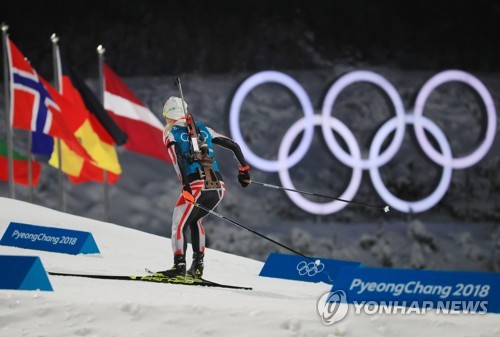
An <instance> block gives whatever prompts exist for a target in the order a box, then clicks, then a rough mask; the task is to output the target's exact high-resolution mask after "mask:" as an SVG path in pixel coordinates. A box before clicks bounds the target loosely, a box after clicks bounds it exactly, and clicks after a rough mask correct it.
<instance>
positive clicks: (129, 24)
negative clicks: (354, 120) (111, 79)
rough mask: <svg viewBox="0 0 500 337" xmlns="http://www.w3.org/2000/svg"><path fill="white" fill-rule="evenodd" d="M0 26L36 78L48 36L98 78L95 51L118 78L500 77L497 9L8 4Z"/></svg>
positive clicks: (472, 4) (45, 71)
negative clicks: (346, 66)
mask: <svg viewBox="0 0 500 337" xmlns="http://www.w3.org/2000/svg"><path fill="white" fill-rule="evenodd" d="M1 8H2V10H1V12H0V20H2V21H4V22H6V23H7V24H9V26H10V30H9V32H10V36H11V38H12V40H13V41H14V43H16V44H17V45H18V47H19V48H20V49H21V51H22V52H23V53H24V54H25V55H26V56H27V57H28V58H29V59H30V60H31V62H32V64H33V65H34V66H35V68H36V69H38V71H39V72H40V73H41V74H42V75H44V76H47V77H49V76H50V74H51V71H52V70H51V69H52V64H51V45H50V40H49V37H50V35H51V34H52V33H57V34H58V35H59V36H60V38H61V48H62V49H63V50H66V52H67V53H68V54H69V57H70V59H71V60H72V63H73V64H74V67H75V68H76V69H79V71H80V72H81V73H83V74H84V76H88V77H95V76H97V74H96V62H97V56H96V53H95V49H96V47H97V45H99V44H103V45H104V46H105V47H106V49H107V54H106V57H107V60H108V62H109V63H110V64H111V65H112V66H113V67H115V68H116V69H119V71H120V74H122V75H123V76H136V75H170V74H175V73H181V72H184V73H189V72H197V73H227V72H237V71H255V70H262V69H270V68H274V69H278V70H286V69H319V68H322V67H329V66H331V65H332V64H335V63H336V62H344V63H346V62H347V63H350V64H353V65H357V64H359V65H361V64H363V65H367V64H368V65H383V64H388V65H391V66H392V67H399V68H404V69H427V70H438V69H441V68H444V67H445V68H461V69H464V70H468V71H495V72H496V71H499V70H500V38H499V37H500V34H499V33H500V28H499V27H500V24H499V22H500V20H499V19H500V2H499V1H493V0H476V1H469V0H466V1H453V2H451V1H383V0H381V1H373V0H358V1H347V0H343V1H333V0H331V1H298V0H289V1H281V0H279V1H269V0H267V1H261V0H258V1H248V2H243V1H221V0H213V1H191V0H184V1H165V0H164V1H156V0H154V1H153V0H152V1H118V0H105V1H103V0H97V1H96V0H86V1H81V0H76V1H22V0H21V1H9V2H3V3H2V5H1Z"/></svg>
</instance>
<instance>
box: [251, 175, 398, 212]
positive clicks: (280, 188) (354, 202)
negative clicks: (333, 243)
mask: <svg viewBox="0 0 500 337" xmlns="http://www.w3.org/2000/svg"><path fill="white" fill-rule="evenodd" d="M251 183H252V184H256V185H261V186H264V187H269V188H274V189H278V190H285V191H290V192H297V193H302V194H307V195H314V196H316V197H322V198H328V199H333V200H338V201H342V202H346V203H349V204H355V205H360V206H367V207H373V208H377V209H380V210H382V211H384V212H385V213H387V212H389V211H390V209H389V206H377V205H372V204H367V203H364V202H356V201H352V200H345V199H341V198H336V197H331V196H328V195H323V194H318V193H312V192H306V191H300V190H294V189H292V188H286V187H282V186H276V185H271V184H265V183H261V182H258V181H255V180H252V181H251Z"/></svg>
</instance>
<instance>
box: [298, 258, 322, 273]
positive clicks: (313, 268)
mask: <svg viewBox="0 0 500 337" xmlns="http://www.w3.org/2000/svg"><path fill="white" fill-rule="evenodd" d="M318 262H319V261H318ZM323 269H325V265H324V264H323V263H320V264H316V263H314V262H309V263H307V262H305V261H301V262H299V264H297V272H298V273H299V275H300V276H304V275H307V276H310V277H313V276H314V275H316V274H319V273H321V272H322V271H323Z"/></svg>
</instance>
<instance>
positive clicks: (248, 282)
mask: <svg viewBox="0 0 500 337" xmlns="http://www.w3.org/2000/svg"><path fill="white" fill-rule="evenodd" d="M10 221H17V222H24V223H30V224H38V225H45V226H53V227H64V228H69V229H76V230H83V231H90V232H92V233H93V235H94V238H95V240H96V242H97V244H98V246H99V249H100V251H101V254H100V255H94V256H83V255H79V256H72V255H65V254H55V253H49V252H38V251H32V250H25V249H19V248H13V247H3V246H0V255H38V256H40V257H41V259H42V263H43V265H44V266H45V268H46V269H47V270H50V271H58V272H81V273H84V272H89V273H102V274H106V273H108V274H142V273H143V272H144V267H148V268H150V269H153V270H155V269H160V268H165V267H167V266H170V264H171V248H170V241H169V239H166V238H163V237H160V236H155V235H152V234H147V233H144V232H140V231H137V230H133V229H129V228H124V227H121V226H118V225H114V224H110V223H104V222H99V221H96V220H91V219H87V218H83V217H78V216H74V215H69V214H64V213H61V212H58V211H54V210H51V209H48V208H43V207H40V206H35V205H31V204H28V203H24V202H21V201H15V200H11V199H6V198H0V235H3V233H4V231H5V229H6V228H7V226H8V224H9V222H10ZM206 266H207V271H206V278H207V279H210V280H213V281H219V282H222V283H228V284H234V285H244V286H251V287H253V288H254V290H253V291H245V290H229V289H216V288H201V287H187V286H182V285H168V284H151V283H138V282H130V281H108V280H93V279H83V278H69V277H55V276H51V277H50V281H51V283H52V286H53V288H54V292H39V291H34V292H33V291H12V290H0V336H9V337H10V336H51V337H52V336H153V335H158V334H160V335H162V336H231V337H232V336H419V337H421V336H436V335H439V336H441V337H445V336H454V337H455V336H500V325H499V324H498V323H499V321H500V319H499V318H500V316H499V315H490V314H488V315H482V316H480V315H478V316H461V315H449V316H444V315H435V314H433V313H427V314H426V315H424V316H415V315H413V316H363V315H354V314H352V313H351V314H350V315H348V317H347V318H346V319H345V320H343V321H341V322H339V323H336V324H335V325H333V326H324V325H323V324H322V323H321V320H320V318H319V316H318V314H317V312H316V303H317V300H318V299H319V298H320V296H321V295H322V294H324V293H325V292H327V291H328V290H329V289H330V286H329V285H326V284H310V283H303V282H295V281H286V280H278V279H270V278H261V277H259V276H258V273H259V271H260V269H261V268H262V262H258V261H255V260H251V259H248V258H243V257H239V256H236V255H231V254H227V253H222V252H219V251H215V250H211V249H209V250H208V251H207V257H206ZM351 310H352V308H351Z"/></svg>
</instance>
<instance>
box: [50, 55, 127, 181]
mask: <svg viewBox="0 0 500 337" xmlns="http://www.w3.org/2000/svg"><path fill="white" fill-rule="evenodd" d="M61 68H62V69H61V71H60V75H61V76H60V83H61V93H62V95H63V97H65V98H66V99H67V100H68V101H69V102H71V103H72V105H73V109H72V111H71V113H72V114H79V115H80V116H81V119H82V120H83V122H82V123H81V126H80V127H79V128H78V130H77V131H76V133H75V135H76V136H77V137H78V138H79V139H80V141H81V142H82V145H83V146H84V147H85V149H86V150H87V152H88V153H89V154H90V155H91V156H92V158H93V159H94V163H90V162H88V161H82V160H80V158H78V157H77V156H76V155H75V154H74V153H71V152H67V148H65V147H64V145H62V154H63V155H62V160H63V165H62V167H63V169H64V167H66V166H67V165H72V164H73V167H75V168H78V170H77V171H76V172H67V174H68V178H69V179H70V180H71V181H72V182H73V183H80V182H85V181H96V182H103V181H104V179H103V170H106V171H108V182H112V183H114V182H116V181H117V180H118V177H119V175H120V174H121V166H120V163H119V161H118V155H117V153H116V150H115V147H114V144H115V143H119V144H123V143H125V141H126V140H127V135H126V134H125V133H124V132H123V131H122V130H121V129H120V128H119V127H118V126H117V125H116V123H115V122H114V121H113V119H112V118H111V117H110V116H109V114H108V113H107V112H106V110H105V109H104V107H103V106H102V104H101V103H100V102H99V100H98V99H97V97H95V95H94V94H93V93H92V91H91V90H90V88H89V87H88V86H87V85H86V84H85V82H83V81H82V80H81V79H80V78H79V77H78V76H77V75H76V73H75V72H74V71H73V70H72V69H71V68H70V67H69V65H68V63H67V61H66V60H65V59H64V58H61ZM108 131H109V132H108ZM55 149H56V151H54V152H55V153H56V154H57V153H58V151H59V147H57V146H56V147H55ZM51 162H53V164H54V166H56V167H57V166H58V164H59V163H58V158H57V156H56V155H53V156H52V158H51ZM49 163H50V162H49ZM75 163H77V164H76V165H75Z"/></svg>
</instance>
